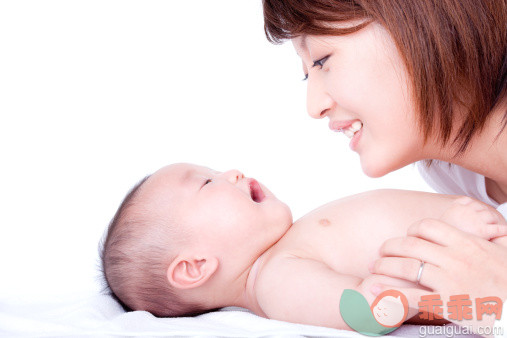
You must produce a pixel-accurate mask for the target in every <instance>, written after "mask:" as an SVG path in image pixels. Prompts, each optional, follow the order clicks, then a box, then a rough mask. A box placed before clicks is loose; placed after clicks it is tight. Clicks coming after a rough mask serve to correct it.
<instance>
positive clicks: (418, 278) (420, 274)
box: [415, 261, 424, 285]
mask: <svg viewBox="0 0 507 338" xmlns="http://www.w3.org/2000/svg"><path fill="white" fill-rule="evenodd" d="M423 269H424V262H423V261H421V265H420V266H419V272H418V273H417V278H416V279H415V283H416V284H417V285H419V282H420V281H421V276H422V272H423Z"/></svg>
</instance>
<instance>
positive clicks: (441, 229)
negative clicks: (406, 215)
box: [407, 218, 466, 246]
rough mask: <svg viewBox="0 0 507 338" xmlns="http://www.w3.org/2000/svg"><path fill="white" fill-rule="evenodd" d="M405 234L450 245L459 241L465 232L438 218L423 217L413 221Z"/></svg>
mask: <svg viewBox="0 0 507 338" xmlns="http://www.w3.org/2000/svg"><path fill="white" fill-rule="evenodd" d="M407 235H409V236H413V237H418V238H422V239H425V240H427V241H430V242H433V243H435V244H439V245H443V246H451V245H454V244H456V243H457V242H459V241H460V238H461V236H463V235H466V233H464V232H462V231H460V230H458V229H456V228H455V227H453V226H451V225H449V224H447V223H445V222H442V221H440V220H438V219H433V218H425V219H423V220H420V221H417V222H415V223H413V224H412V225H411V226H410V227H409V228H408V230H407Z"/></svg>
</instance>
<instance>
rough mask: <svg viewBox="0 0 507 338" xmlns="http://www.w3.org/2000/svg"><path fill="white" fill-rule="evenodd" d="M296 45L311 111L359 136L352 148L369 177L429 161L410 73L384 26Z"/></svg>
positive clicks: (310, 38)
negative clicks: (304, 75)
mask: <svg viewBox="0 0 507 338" xmlns="http://www.w3.org/2000/svg"><path fill="white" fill-rule="evenodd" d="M292 42H293V44H294V47H295V49H296V52H297V53H298V55H299V56H300V57H301V59H302V61H303V71H304V73H305V74H307V75H308V78H307V82H308V91H307V108H308V113H309V114H310V116H311V117H313V118H317V119H320V118H323V117H328V118H329V127H330V128H331V129H332V130H342V131H343V132H344V134H346V135H347V134H348V136H349V137H351V136H352V135H353V137H352V139H351V142H350V147H351V149H352V150H354V151H356V152H357V153H358V154H359V156H360V158H361V166H362V168H363V171H364V172H365V174H366V175H368V176H370V177H380V176H383V175H385V174H387V173H389V172H391V171H394V170H396V169H399V168H402V167H404V166H405V165H407V164H410V163H412V162H415V161H418V160H421V159H424V158H426V157H425V155H427V151H428V149H427V146H424V144H423V140H424V137H423V134H422V132H421V131H420V130H419V129H420V128H419V127H418V124H417V119H416V115H415V110H414V107H415V105H414V102H413V99H412V92H411V88H412V87H411V84H410V81H409V79H408V75H407V71H406V68H405V66H404V63H403V61H402V59H401V55H400V54H399V53H398V50H397V49H396V46H395V44H394V41H393V40H392V38H391V37H390V35H389V34H388V33H387V31H386V30H384V28H382V27H381V26H380V25H378V24H376V23H371V24H369V25H368V26H366V27H365V28H363V29H361V30H359V31H358V32H356V33H353V34H349V35H344V36H305V37H298V38H295V39H293V41H292ZM357 121H359V122H360V123H357ZM354 122H356V123H354ZM352 124H353V125H354V126H353V127H351V125H352ZM361 124H362V127H361ZM358 128H361V129H359V130H358V131H356V130H357V129H358ZM354 132H355V133H354Z"/></svg>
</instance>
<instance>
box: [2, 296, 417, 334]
mask: <svg viewBox="0 0 507 338" xmlns="http://www.w3.org/2000/svg"><path fill="white" fill-rule="evenodd" d="M391 335H392V336H401V337H419V327H418V326H416V325H403V326H402V327H401V328H400V329H398V330H396V331H394V332H393V333H392V334H391ZM0 336H2V337H70V336H81V337H82V336H93V337H118V336H123V337H133V336H136V337H162V336H165V337H174V336H207V337H210V336H218V337H259V336H262V337H270V336H276V337H280V336H282V337H299V336H306V337H364V336H362V335H360V334H359V333H356V332H352V331H344V330H335V329H330V328H325V327H317V326H310V325H300V324H292V323H286V322H281V321H276V320H270V319H265V318H261V317H258V316H256V315H254V314H252V313H250V312H248V311H246V310H244V309H241V308H234V307H230V308H225V309H222V310H221V311H216V312H211V313H206V314H203V315H200V316H197V317H192V318H191V317H188V318H156V317H154V316H152V315H151V314H149V313H147V312H144V311H135V312H129V313H125V312H124V311H123V309H122V308H121V307H120V306H119V304H118V303H116V302H115V301H114V300H113V299H112V298H111V297H109V296H106V295H94V296H91V297H87V298H84V299H83V298H82V299H67V300H66V301H63V302H52V303H37V304H27V303H18V302H16V301H14V300H9V301H2V302H0Z"/></svg>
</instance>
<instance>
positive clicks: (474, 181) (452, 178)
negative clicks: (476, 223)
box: [417, 160, 507, 337]
mask: <svg viewBox="0 0 507 338" xmlns="http://www.w3.org/2000/svg"><path fill="white" fill-rule="evenodd" d="M417 168H418V169H419V172H420V173H421V175H422V177H423V178H424V180H425V181H426V182H427V183H428V184H429V185H430V187H432V188H433V189H434V190H435V191H436V192H439V193H442V194H449V195H466V196H470V197H473V198H475V199H477V200H479V201H482V202H484V203H486V204H489V205H491V206H493V207H495V208H496V209H497V210H498V211H499V212H500V213H501V214H502V215H503V217H504V218H505V219H507V203H503V204H499V203H497V202H496V201H495V200H493V199H492V198H491V197H489V196H488V193H487V192H486V179H485V177H484V176H482V175H480V174H477V173H475V172H473V171H470V170H467V169H465V168H463V167H460V166H458V165H455V164H449V163H447V162H443V161H437V160H433V163H432V165H431V167H430V168H427V166H426V165H425V164H424V162H422V161H421V162H418V163H417ZM506 287H507V286H506ZM493 330H494V331H493V333H495V332H497V334H495V337H507V300H505V301H504V302H503V309H502V317H501V319H500V320H496V321H495V327H494V328H493ZM495 330H497V331H495ZM498 333H500V334H498Z"/></svg>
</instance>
